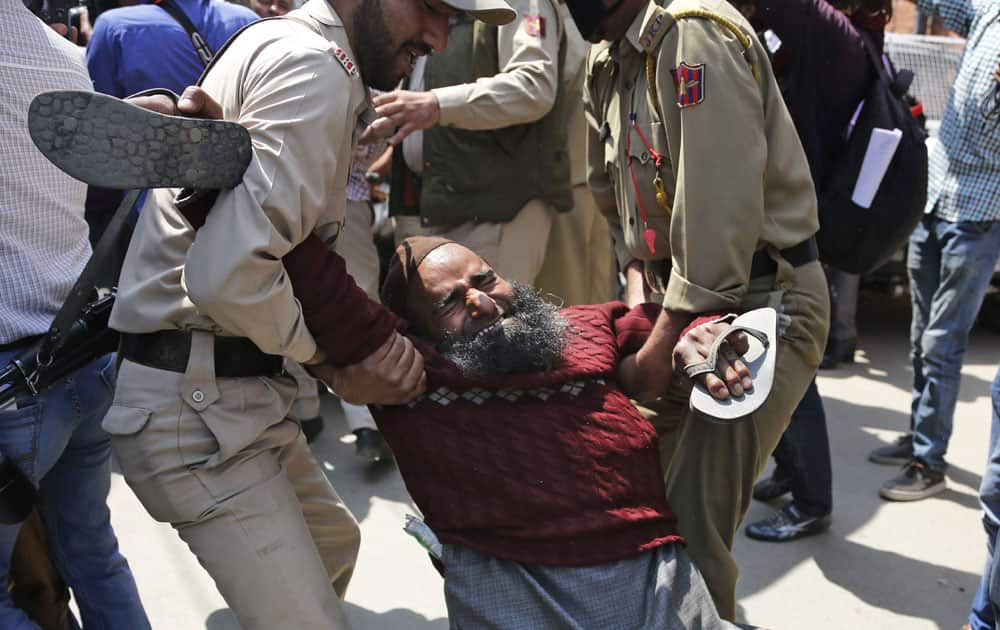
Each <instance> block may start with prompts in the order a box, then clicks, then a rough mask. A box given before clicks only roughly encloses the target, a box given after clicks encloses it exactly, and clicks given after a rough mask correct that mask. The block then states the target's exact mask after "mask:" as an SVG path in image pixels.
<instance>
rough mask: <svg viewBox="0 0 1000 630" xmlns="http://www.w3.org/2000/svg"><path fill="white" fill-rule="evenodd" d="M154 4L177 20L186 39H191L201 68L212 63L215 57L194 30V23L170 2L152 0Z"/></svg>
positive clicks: (205, 42) (196, 30) (170, 0)
mask: <svg viewBox="0 0 1000 630" xmlns="http://www.w3.org/2000/svg"><path fill="white" fill-rule="evenodd" d="M154 4H156V6H158V7H160V8H161V9H163V10H164V11H166V12H167V13H169V14H170V17H172V18H174V19H175V20H177V22H178V23H179V24H180V25H181V26H183V27H184V30H185V31H187V34H188V37H190V38H191V46H193V47H194V51H195V52H196V53H197V54H198V58H199V59H201V64H202V65H203V66H206V67H207V66H208V64H210V63H211V62H212V57H214V56H215V52H213V51H212V47H211V46H209V45H208V42H207V41H205V38H204V37H202V35H201V33H199V32H198V29H197V28H195V25H194V23H192V22H191V19H190V18H188V16H187V15H186V14H185V13H184V12H183V11H181V9H180V7H178V6H177V5H176V4H174V3H173V1H172V0H154Z"/></svg>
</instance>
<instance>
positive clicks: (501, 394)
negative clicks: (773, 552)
mask: <svg viewBox="0 0 1000 630" xmlns="http://www.w3.org/2000/svg"><path fill="white" fill-rule="evenodd" d="M658 312H659V308H658V307H655V306H652V305H644V306H641V307H637V308H636V309H633V310H631V311H630V310H628V308H627V307H626V306H625V305H624V304H620V303H610V304H603V305H593V306H579V307H574V308H568V309H564V310H563V311H562V314H563V316H564V317H565V318H566V319H567V320H568V322H569V324H570V325H569V330H568V332H567V336H568V337H567V344H566V349H565V351H564V353H563V359H562V363H561V364H560V365H559V366H558V367H557V368H556V369H554V370H551V371H548V372H543V373H535V374H523V375H515V376H509V377H502V378H486V379H477V378H468V377H466V376H464V375H462V374H461V373H460V372H459V371H458V369H457V368H456V367H455V366H454V365H453V364H451V363H450V362H449V361H447V360H445V359H443V358H442V357H441V356H440V355H439V354H437V353H436V352H434V351H433V350H432V349H430V348H427V347H426V344H422V347H421V351H422V352H424V354H425V357H426V365H427V375H428V388H427V394H426V395H425V396H423V397H421V398H420V399H418V400H417V401H415V402H413V403H411V404H410V405H409V406H405V407H381V408H379V407H373V408H372V411H373V414H374V416H375V420H376V422H377V423H378V426H379V429H380V430H381V431H382V433H383V435H384V436H385V438H386V439H387V440H388V442H389V444H390V446H391V447H392V449H393V452H394V453H395V455H396V459H397V462H398V464H399V470H400V473H401V474H402V476H403V479H404V481H405V482H406V486H407V488H408V489H409V491H410V494H411V496H412V497H413V500H414V501H415V502H416V504H417V506H418V507H419V508H420V510H421V511H422V512H423V514H424V518H425V520H426V522H427V524H428V525H429V526H430V527H431V528H432V529H433V530H434V531H435V532H436V533H437V535H438V537H439V538H440V539H441V540H442V542H445V543H457V544H461V545H464V546H466V547H470V548H472V549H475V550H477V551H480V552H483V553H487V554H490V555H493V556H496V557H498V558H502V559H505V560H512V561H516V562H523V563H528V564H542V565H554V566H580V565H589V564H599V563H606V562H613V561H615V560H620V559H623V558H627V557H629V556H634V555H637V554H639V553H641V552H643V551H646V550H648V549H652V548H654V547H657V546H660V545H664V544H667V543H670V542H675V541H680V540H681V539H680V538H679V536H678V535H677V533H676V529H675V522H676V518H675V516H674V514H673V513H672V512H671V510H670V507H669V506H668V505H667V500H666V493H665V490H664V486H663V479H662V477H661V473H660V462H659V452H658V450H657V442H656V439H657V438H656V431H655V430H654V429H653V427H652V426H651V425H650V424H649V423H648V422H647V421H646V420H645V419H644V418H643V417H642V416H641V415H640V414H639V412H638V411H637V410H636V409H635V407H634V406H633V405H632V403H631V402H630V401H629V398H628V396H626V395H625V394H624V393H623V392H622V391H621V389H620V388H619V387H618V385H617V384H616V382H615V375H616V368H617V366H618V363H619V361H620V360H621V359H622V358H623V357H624V356H625V355H627V354H631V353H634V352H635V351H636V350H637V349H638V348H639V346H640V345H641V343H642V341H644V340H645V338H646V337H647V336H648V334H649V331H650V329H651V327H652V323H653V322H654V321H655V319H656V315H657V314H658ZM421 343H422V342H421Z"/></svg>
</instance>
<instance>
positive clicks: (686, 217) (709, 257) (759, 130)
mask: <svg viewBox="0 0 1000 630" xmlns="http://www.w3.org/2000/svg"><path fill="white" fill-rule="evenodd" d="M682 63H683V64H685V65H686V66H688V67H691V68H695V69H697V68H698V67H699V66H700V67H701V73H702V76H701V82H702V83H701V86H700V87H701V100H700V102H697V103H692V104H688V105H687V106H684V107H682V106H681V105H680V103H679V99H678V88H677V87H676V86H675V82H674V74H675V69H676V68H678V67H680V65H681V64H682ZM656 85H657V91H658V97H659V100H660V111H661V112H663V116H664V124H665V126H666V131H667V134H668V145H669V149H670V161H671V163H672V164H673V165H674V173H675V178H676V189H675V194H674V204H673V216H672V219H671V222H670V247H671V255H672V263H673V268H672V271H671V275H670V280H669V282H668V285H667V292H666V295H665V297H664V301H663V306H664V308H667V309H671V310H677V311H681V312H685V313H703V312H707V311H713V310H726V309H729V308H732V307H734V306H736V305H738V304H739V303H740V302H741V301H742V298H743V296H744V295H745V293H746V290H747V283H748V282H749V277H750V264H751V260H752V258H753V254H754V250H755V248H756V246H757V243H758V240H759V237H760V234H761V230H762V226H763V222H764V220H765V217H764V185H765V182H764V171H765V168H766V163H767V141H766V136H765V130H764V105H763V99H762V96H761V90H760V87H759V86H758V84H757V81H756V79H755V78H754V76H753V72H752V71H751V68H750V65H749V64H748V62H747V60H746V58H745V57H744V56H743V47H742V45H741V44H740V42H739V41H738V40H736V39H735V38H734V37H733V35H732V33H730V32H729V31H728V30H726V29H725V28H724V27H722V26H720V25H717V24H716V23H715V22H713V21H710V20H706V19H699V18H685V19H681V20H680V21H679V22H678V24H677V26H676V28H675V29H673V31H672V32H671V33H669V34H668V35H667V36H666V37H665V38H664V41H663V43H662V45H661V47H660V53H659V56H658V59H657V81H656ZM694 100H697V96H696V95H695V98H694Z"/></svg>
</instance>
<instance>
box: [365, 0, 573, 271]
mask: <svg viewBox="0 0 1000 630" xmlns="http://www.w3.org/2000/svg"><path fill="white" fill-rule="evenodd" d="M510 4H511V6H512V7H513V8H514V9H515V10H517V12H518V19H517V20H515V21H514V22H512V23H510V24H507V25H505V26H500V27H489V26H483V25H481V24H474V23H473V22H472V21H471V20H469V19H467V18H459V19H458V20H456V21H454V23H453V24H452V26H451V30H450V33H449V44H448V48H447V50H445V51H444V52H442V53H440V54H436V55H434V56H433V57H430V58H427V59H426V62H425V60H420V61H419V62H418V65H417V67H416V69H415V71H414V74H413V77H412V78H411V80H410V82H409V84H408V85H409V88H410V89H408V90H398V91H395V92H391V93H389V94H384V95H381V96H379V97H377V98H376V99H375V105H376V113H377V114H378V115H379V116H380V117H381V118H380V119H379V120H377V121H376V123H375V124H374V125H373V130H372V131H373V132H375V131H379V130H385V129H397V131H396V132H395V133H394V134H393V135H392V137H391V138H390V140H389V141H390V143H391V144H395V145H399V144H401V146H400V147H397V149H396V151H395V155H394V158H395V159H394V160H393V168H392V189H391V193H390V200H389V212H390V214H391V215H392V216H393V217H394V218H395V225H396V231H395V237H396V242H397V243H398V242H401V241H402V240H403V239H405V238H407V237H410V236H417V235H422V236H444V237H446V238H449V239H452V240H454V241H457V242H459V243H462V244H463V245H465V246H466V247H469V248H470V249H472V250H474V251H476V252H477V253H479V254H480V255H482V256H483V258H485V259H486V260H488V261H490V263H491V264H492V265H493V267H494V268H495V269H496V270H497V272H498V273H500V274H502V275H503V276H504V277H506V278H508V279H511V280H517V281H520V282H524V283H532V282H534V280H535V276H536V275H537V274H538V271H539V269H540V268H541V266H542V260H543V258H544V255H545V246H546V243H547V242H548V236H549V230H550V227H551V224H552V218H553V215H554V213H555V212H556V211H567V210H569V209H570V208H572V207H573V198H572V192H571V184H570V166H569V159H568V157H567V152H566V118H567V117H568V113H569V108H570V107H571V105H572V102H571V101H572V100H573V99H576V98H578V93H579V86H580V84H581V83H582V80H583V72H582V68H581V65H580V64H579V63H578V64H577V65H576V67H575V68H572V69H568V68H567V67H566V52H565V41H566V34H565V29H564V26H563V18H562V15H561V14H560V11H559V8H558V2H557V0H511V2H510ZM567 72H568V73H567ZM425 129H426V131H422V130H425ZM411 134H412V135H411Z"/></svg>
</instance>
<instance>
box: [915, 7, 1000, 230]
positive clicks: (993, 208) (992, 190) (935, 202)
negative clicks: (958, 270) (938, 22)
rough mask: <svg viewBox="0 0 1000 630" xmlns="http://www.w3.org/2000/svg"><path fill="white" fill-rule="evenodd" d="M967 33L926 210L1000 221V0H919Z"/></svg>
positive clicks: (933, 161) (936, 147) (936, 148)
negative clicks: (999, 101) (999, 73)
mask: <svg viewBox="0 0 1000 630" xmlns="http://www.w3.org/2000/svg"><path fill="white" fill-rule="evenodd" d="M919 6H920V9H921V10H922V11H925V12H927V13H936V14H937V15H938V16H940V17H941V19H942V20H943V21H944V24H945V26H947V27H948V28H950V29H951V30H953V31H955V32H956V33H958V34H959V35H962V36H963V37H965V38H966V44H965V53H964V54H963V55H962V60H961V61H960V62H959V66H958V74H957V76H956V77H955V84H954V85H953V86H952V89H951V95H950V97H949V98H948V105H947V107H946V108H945V111H944V116H943V117H942V119H941V129H940V130H939V132H938V139H939V140H940V142H935V143H934V144H933V145H932V149H931V153H930V159H929V162H930V164H929V178H928V181H927V211H928V212H934V213H935V214H936V215H937V216H938V217H940V218H942V219H944V220H945V221H952V222H954V221H997V220H1000V118H998V117H997V115H994V116H993V117H992V118H990V119H987V118H986V114H987V113H988V112H989V111H990V109H991V108H992V107H993V105H994V103H995V102H996V101H995V100H994V97H995V95H996V90H997V89H998V88H997V82H996V80H995V79H994V77H993V73H994V72H995V71H996V69H997V62H998V58H1000V2H997V0H920V1H919Z"/></svg>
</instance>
